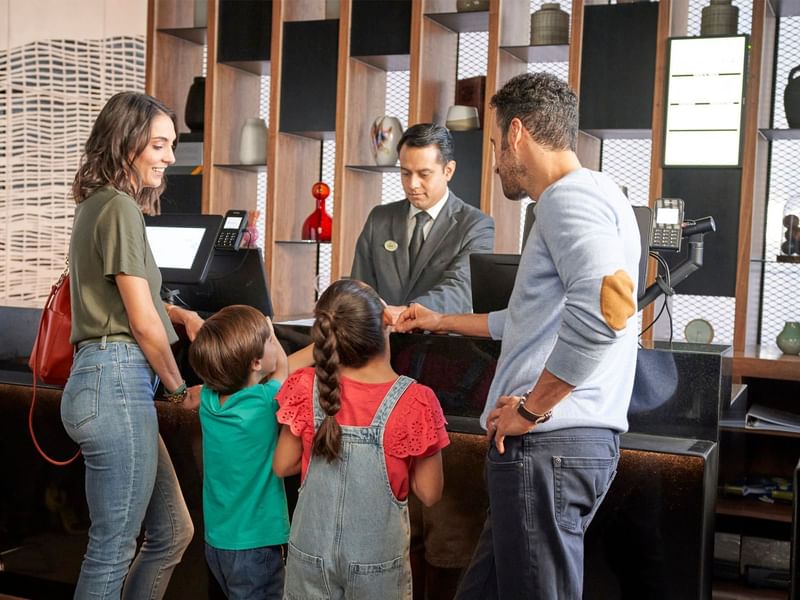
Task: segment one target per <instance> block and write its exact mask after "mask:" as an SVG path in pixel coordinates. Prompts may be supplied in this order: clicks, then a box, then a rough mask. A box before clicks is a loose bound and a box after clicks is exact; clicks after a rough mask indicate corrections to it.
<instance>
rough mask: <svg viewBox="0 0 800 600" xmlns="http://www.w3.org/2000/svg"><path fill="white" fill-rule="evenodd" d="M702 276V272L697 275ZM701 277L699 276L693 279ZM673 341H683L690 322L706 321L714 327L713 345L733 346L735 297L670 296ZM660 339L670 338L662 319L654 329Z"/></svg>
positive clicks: (663, 318) (665, 322) (666, 321)
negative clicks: (693, 320) (694, 320)
mask: <svg viewBox="0 0 800 600" xmlns="http://www.w3.org/2000/svg"><path fill="white" fill-rule="evenodd" d="M700 273H702V271H701V272H700ZM698 276H699V277H701V276H702V275H701V274H698V275H696V277H698ZM671 305H672V324H673V338H672V339H673V341H677V342H682V341H686V338H685V336H684V329H685V328H686V324H687V323H688V322H689V321H691V320H692V319H705V320H706V321H708V322H709V323H711V326H712V327H713V328H714V340H713V343H715V344H732V343H733V316H734V311H735V308H736V298H729V297H726V296H688V295H681V294H675V295H674V296H673V297H672V302H671ZM654 337H656V338H659V339H667V338H668V337H669V330H668V319H666V318H665V316H662V317H661V320H659V322H658V326H657V327H656V335H655V336H654Z"/></svg>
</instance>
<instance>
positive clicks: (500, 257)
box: [469, 254, 520, 314]
mask: <svg viewBox="0 0 800 600" xmlns="http://www.w3.org/2000/svg"><path fill="white" fill-rule="evenodd" d="M519 256H520V255H519V254H470V256H469V270H470V277H471V279H470V281H471V285H472V312H474V313H476V314H481V313H488V312H492V311H495V310H503V309H504V308H506V307H507V306H508V299H509V298H510V297H511V290H513V289H514V280H515V279H516V277H517V269H518V268H519Z"/></svg>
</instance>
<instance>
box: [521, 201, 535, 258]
mask: <svg viewBox="0 0 800 600" xmlns="http://www.w3.org/2000/svg"><path fill="white" fill-rule="evenodd" d="M535 211H536V201H535V200H531V202H530V204H528V206H526V207H525V221H524V222H523V225H522V247H523V248H524V247H525V244H526V243H527V242H528V236H529V235H530V234H531V229H533V223H534V221H536V212H535Z"/></svg>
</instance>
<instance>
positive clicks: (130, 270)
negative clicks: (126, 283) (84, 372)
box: [69, 187, 178, 344]
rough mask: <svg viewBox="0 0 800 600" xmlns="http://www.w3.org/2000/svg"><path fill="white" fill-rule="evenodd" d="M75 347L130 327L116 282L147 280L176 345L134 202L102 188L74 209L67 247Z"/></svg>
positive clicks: (110, 189) (139, 213) (126, 331)
mask: <svg viewBox="0 0 800 600" xmlns="http://www.w3.org/2000/svg"><path fill="white" fill-rule="evenodd" d="M69 270H70V296H71V298H70V299H71V305H72V334H71V335H70V341H71V342H72V343H73V344H77V343H78V342H80V341H82V340H86V339H91V338H99V337H102V336H104V335H113V334H120V333H124V334H128V335H131V337H132V334H131V327H130V323H129V321H128V314H127V313H126V312H125V305H124V304H123V303H122V296H120V294H119V290H118V289H117V284H116V282H115V280H114V277H115V276H116V275H118V274H119V273H125V274H126V275H133V276H136V277H141V278H143V279H146V280H147V285H148V286H149V288H150V295H151V296H152V298H153V304H155V307H156V310H157V311H158V316H159V317H160V318H161V322H162V323H163V324H164V329H166V331H167V338H168V339H169V342H170V344H172V343H174V342H176V341H177V340H178V336H177V334H176V333H175V329H174V328H173V327H172V323H170V320H169V317H168V316H167V311H166V309H165V308H164V303H163V302H162V301H161V297H160V292H161V272H160V271H159V270H158V266H157V265H156V261H155V259H154V258H153V254H152V252H151V251H150V245H149V244H148V243H147V233H146V230H145V226H144V216H143V215H142V211H141V210H140V209H139V207H138V205H137V204H136V202H135V201H134V199H133V198H131V197H130V196H128V195H127V194H124V193H122V192H119V191H117V190H115V189H114V188H111V187H104V188H101V189H99V190H98V191H96V192H95V193H94V194H92V195H91V196H89V197H88V198H86V200H84V201H83V202H81V203H80V204H78V206H77V207H76V208H75V220H74V222H73V224H72V237H71V239H70V243H69Z"/></svg>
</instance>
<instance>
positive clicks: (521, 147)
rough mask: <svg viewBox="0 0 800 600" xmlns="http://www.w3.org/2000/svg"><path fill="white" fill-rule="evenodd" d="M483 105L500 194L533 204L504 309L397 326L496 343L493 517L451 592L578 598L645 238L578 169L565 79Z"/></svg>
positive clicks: (627, 381) (510, 90)
mask: <svg viewBox="0 0 800 600" xmlns="http://www.w3.org/2000/svg"><path fill="white" fill-rule="evenodd" d="M491 105H492V107H493V108H494V110H495V119H494V124H493V129H492V144H493V145H494V153H495V163H496V172H497V173H498V174H499V175H500V179H501V182H502V185H503V192H504V194H505V195H506V196H507V197H508V198H510V199H512V200H519V199H521V198H523V197H525V196H529V197H530V198H532V199H535V200H537V201H538V203H537V205H536V221H535V224H534V228H533V231H532V232H531V234H530V237H529V238H528V242H527V244H526V245H525V248H524V250H523V254H522V257H521V260H520V265H519V271H518V273H517V278H516V282H515V285H514V290H513V292H512V294H511V299H510V301H509V305H508V308H507V309H506V310H503V311H499V312H494V313H490V314H488V315H486V314H469V315H442V314H439V313H435V312H433V311H430V310H428V309H426V308H425V307H423V306H420V305H415V304H413V305H411V307H409V309H408V310H407V311H405V312H404V313H403V314H402V315H401V316H400V318H399V319H398V323H397V330H399V331H409V330H411V329H423V330H429V331H451V332H456V333H461V334H465V335H478V336H488V335H491V337H493V338H495V339H501V340H502V349H501V353H500V358H499V360H498V363H497V370H496V373H495V377H494V380H493V382H492V387H491V389H490V391H489V395H488V397H487V401H486V407H485V409H484V411H483V414H482V416H481V425H482V426H483V427H484V428H485V429H486V430H487V434H488V436H489V437H490V438H492V440H493V441H492V446H491V449H490V451H489V455H488V458H487V471H486V472H487V484H488V489H489V501H490V514H489V517H488V518H487V520H486V525H485V527H484V531H483V533H482V535H481V539H480V541H479V543H478V548H477V549H476V551H475V554H474V556H473V559H472V564H471V565H470V567H469V570H468V571H467V573H466V575H465V576H464V579H463V581H462V583H461V587H460V588H459V593H458V596H457V597H458V598H475V599H478V598H480V599H487V598H504V599H506V598H507V599H516V598H520V599H522V598H558V599H559V600H564V599H573V598H574V599H576V600H578V599H580V598H581V595H582V586H583V535H584V532H585V530H586V528H587V526H588V525H589V522H590V521H591V519H592V517H593V516H594V514H595V512H596V511H597V508H598V507H599V505H600V503H601V501H602V499H603V497H604V496H605V494H606V492H607V490H608V488H609V486H610V484H611V481H612V479H613V478H614V474H615V473H616V468H617V461H618V459H619V433H621V432H624V431H625V430H626V429H627V417H626V415H627V409H628V404H629V402H630V395H631V389H632V386H633V377H634V370H635V365H636V349H637V343H636V342H637V332H636V319H635V314H636V281H637V273H638V263H639V252H640V244H639V231H638V227H637V225H636V220H635V217H634V214H633V210H632V208H631V206H630V204H629V203H628V201H627V199H626V198H625V196H624V195H623V194H622V192H621V191H620V189H619V187H618V186H617V185H616V184H615V183H614V182H613V181H612V180H611V179H610V178H608V177H607V176H605V175H603V174H602V173H597V172H595V171H590V170H589V169H585V168H582V167H581V164H580V162H579V161H578V158H577V155H576V154H575V149H576V138H577V131H578V116H577V115H578V113H577V98H576V97H575V94H574V93H573V92H572V90H570V89H569V87H568V86H567V85H566V84H565V83H563V82H562V81H560V80H559V79H557V78H556V77H553V76H552V75H548V74H543V73H537V74H525V75H520V76H518V77H515V78H513V79H511V80H510V81H509V82H508V83H506V85H505V86H503V88H502V89H501V90H500V91H499V92H497V94H495V95H494V97H493V98H492V103H491ZM476 476H477V474H476Z"/></svg>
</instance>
